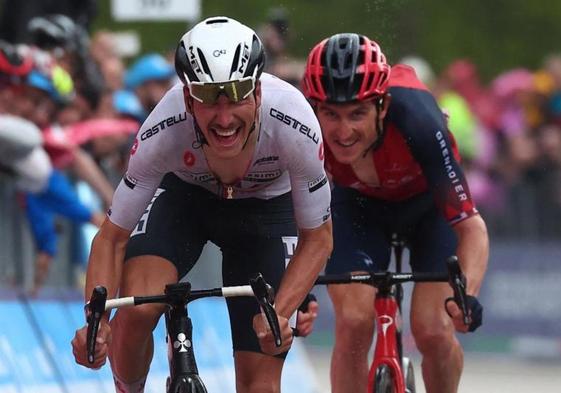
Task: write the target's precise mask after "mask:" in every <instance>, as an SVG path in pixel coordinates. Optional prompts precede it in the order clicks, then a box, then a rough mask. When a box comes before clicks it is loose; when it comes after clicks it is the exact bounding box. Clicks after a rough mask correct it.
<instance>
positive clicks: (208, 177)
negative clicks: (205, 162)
mask: <svg viewBox="0 0 561 393" xmlns="http://www.w3.org/2000/svg"><path fill="white" fill-rule="evenodd" d="M191 177H192V178H193V180H195V181H196V182H199V183H208V182H210V181H213V180H215V178H214V176H213V175H212V173H209V172H202V173H191Z"/></svg>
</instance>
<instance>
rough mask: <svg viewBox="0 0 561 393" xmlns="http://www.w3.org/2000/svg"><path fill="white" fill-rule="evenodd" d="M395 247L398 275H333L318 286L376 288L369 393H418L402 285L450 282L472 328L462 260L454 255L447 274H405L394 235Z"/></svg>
mask: <svg viewBox="0 0 561 393" xmlns="http://www.w3.org/2000/svg"><path fill="white" fill-rule="evenodd" d="M391 245H392V248H393V252H394V256H395V265H396V266H395V267H396V271H395V272H364V273H345V274H330V275H325V276H319V277H318V279H317V280H316V282H315V285H331V284H351V283H362V284H369V285H372V286H374V287H376V288H377V289H378V290H377V292H376V298H375V299H374V309H375V310H376V332H377V334H376V345H375V349H374V358H373V360H372V364H371V366H370V371H369V373H368V393H415V375H414V371H413V363H412V362H411V359H409V358H408V357H405V356H404V354H403V344H402V338H401V334H402V331H401V326H400V325H401V320H402V319H401V303H402V300H403V287H402V285H401V284H402V283H406V282H449V283H450V285H451V286H452V288H453V290H454V297H453V298H449V299H446V303H447V302H448V301H452V300H453V301H455V302H456V303H457V304H458V306H459V307H460V309H461V310H462V312H463V316H464V320H463V322H464V324H466V325H469V324H470V323H471V318H470V317H469V313H468V309H467V300H466V292H465V288H466V279H465V276H464V275H463V273H462V271H461V269H460V265H459V263H458V258H457V257H456V256H451V257H449V258H448V260H447V261H446V264H447V269H448V272H447V273H421V272H415V273H404V272H402V271H401V263H402V255H403V249H404V248H405V242H404V241H403V239H400V238H398V237H397V236H394V237H393V238H392V243H391Z"/></svg>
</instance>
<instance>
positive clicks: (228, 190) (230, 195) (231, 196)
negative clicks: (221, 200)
mask: <svg viewBox="0 0 561 393" xmlns="http://www.w3.org/2000/svg"><path fill="white" fill-rule="evenodd" d="M225 191H226V199H234V187H232V186H226V189H225Z"/></svg>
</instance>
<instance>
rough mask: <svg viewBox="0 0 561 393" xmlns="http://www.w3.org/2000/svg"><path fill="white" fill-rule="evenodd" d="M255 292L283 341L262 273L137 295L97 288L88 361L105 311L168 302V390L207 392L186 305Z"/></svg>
mask: <svg viewBox="0 0 561 393" xmlns="http://www.w3.org/2000/svg"><path fill="white" fill-rule="evenodd" d="M235 296H254V297H255V298H256V299H257V302H258V303H259V305H260V306H261V309H262V310H263V313H264V314H265V317H266V319H267V322H268V323H269V327H270V328H271V331H272V333H273V336H274V338H275V345H276V346H277V347H280V346H281V345H282V340H281V335H280V327H279V322H278V318H277V314H276V312H275V309H274V307H273V304H274V290H273V288H272V287H271V285H269V284H268V283H267V282H266V281H265V280H264V278H263V276H262V275H261V274H259V275H258V276H257V277H256V278H254V279H251V280H250V282H249V285H242V286H233V287H222V288H213V289H202V290H192V289H191V284H190V283H189V282H180V283H177V284H170V285H166V288H165V291H164V294H163V295H156V296H134V297H132V296H131V297H123V298H116V299H109V300H108V299H107V290H106V289H105V287H102V286H98V287H96V288H94V290H93V292H92V296H91V299H90V301H89V302H88V303H87V304H86V306H85V310H86V319H87V322H88V331H87V351H88V361H89V362H90V363H93V362H94V353H95V345H96V337H97V333H98V329H99V323H100V321H101V318H102V316H103V314H104V313H105V312H107V311H110V310H112V309H116V308H120V307H127V306H138V305H141V304H146V303H163V304H167V305H168V309H167V311H166V313H165V319H166V333H167V334H166V342H167V345H168V358H169V370H170V375H169V377H168V378H167V382H166V392H167V393H207V390H206V387H205V385H204V383H203V381H202V379H201V377H200V376H199V372H198V369H197V364H196V361H195V353H194V350H193V336H192V333H193V324H192V322H191V319H190V318H189V314H188V311H187V305H188V304H189V303H190V302H192V301H194V300H197V299H202V298H206V297H225V298H226V297H235Z"/></svg>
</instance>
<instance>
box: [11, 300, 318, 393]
mask: <svg viewBox="0 0 561 393" xmlns="http://www.w3.org/2000/svg"><path fill="white" fill-rule="evenodd" d="M0 298H1V300H0V393H32V392H33V393H36V392H42V393H43V392H46V393H71V392H80V393H93V392H96V393H112V392H114V387H113V382H112V375H111V371H110V369H109V366H108V365H107V364H106V365H105V366H103V367H102V368H101V369H100V370H95V371H94V370H89V369H86V368H84V367H81V366H79V365H77V364H76V363H75V362H74V357H73V355H72V349H71V346H70V341H71V339H72V337H73V336H74V332H75V330H76V329H77V328H78V327H80V326H82V325H83V323H84V309H83V307H84V306H83V302H82V301H80V300H77V299H78V297H77V296H76V297H75V299H74V300H72V299H68V298H67V296H59V297H58V298H42V299H34V300H28V299H27V298H25V297H19V298H18V297H16V296H15V295H13V296H5V295H2V296H0ZM189 314H190V317H191V319H192V320H193V325H194V330H193V342H194V349H195V355H196V357H197V365H198V367H199V372H200V374H201V376H202V378H203V380H204V381H205V384H206V385H207V388H208V391H209V392H210V393H212V392H221V393H229V392H231V393H234V392H235V380H234V362H233V355H232V344H231V333H230V327H229V320H228V311H227V308H226V305H225V302H224V301H223V300H222V299H202V300H199V301H197V302H194V303H192V304H191V305H190V306H189ZM164 325H165V323H164V319H163V318H162V319H161V320H160V322H159V324H158V326H157V328H156V329H155V330H154V359H153V361H152V364H151V368H150V374H149V377H148V380H147V383H146V389H145V392H146V393H161V392H163V391H164V388H165V382H166V378H167V375H168V373H169V371H168V355H167V352H168V349H167V344H166V339H165V326H164ZM282 389H283V391H288V392H293V391H298V392H299V393H316V392H317V388H316V383H315V379H314V370H313V368H312V367H311V365H310V364H309V362H308V360H307V357H306V354H305V351H304V350H303V348H302V347H301V343H300V342H298V341H296V342H295V344H294V345H293V348H292V350H291V352H290V353H289V356H288V357H287V361H286V365H285V369H284V373H283V380H282Z"/></svg>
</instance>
